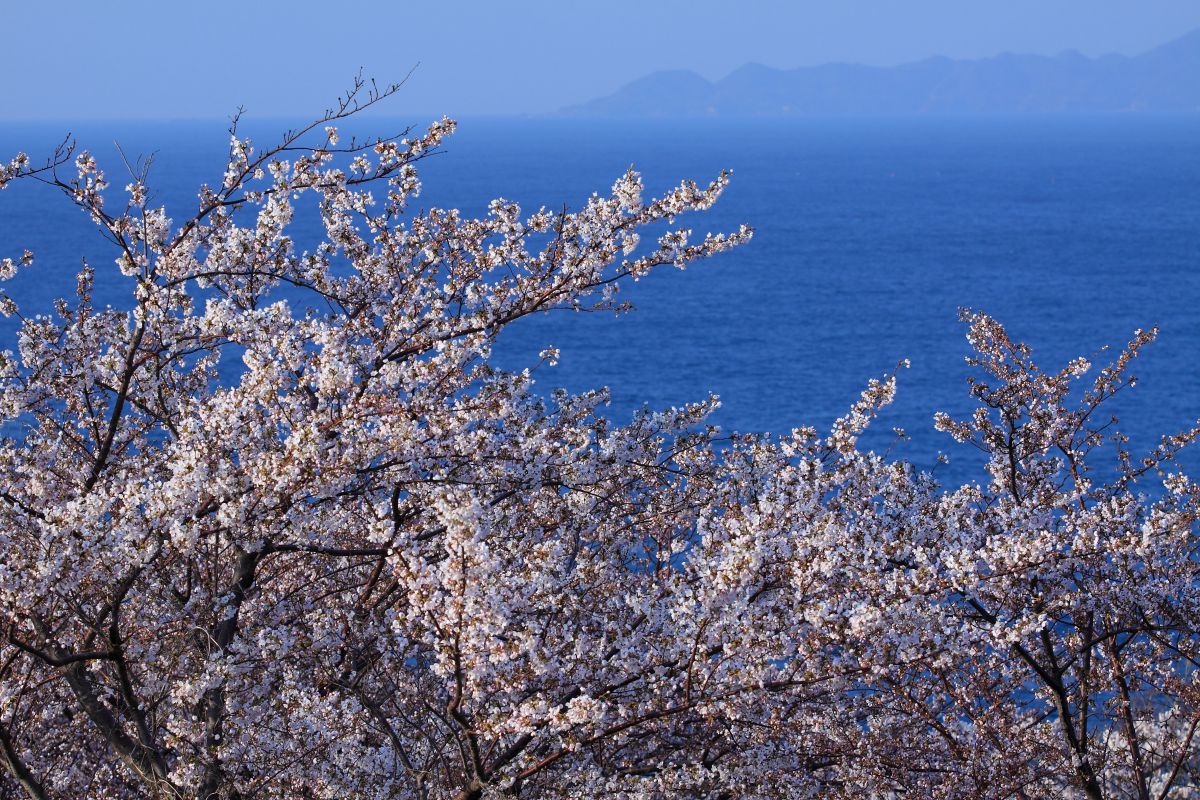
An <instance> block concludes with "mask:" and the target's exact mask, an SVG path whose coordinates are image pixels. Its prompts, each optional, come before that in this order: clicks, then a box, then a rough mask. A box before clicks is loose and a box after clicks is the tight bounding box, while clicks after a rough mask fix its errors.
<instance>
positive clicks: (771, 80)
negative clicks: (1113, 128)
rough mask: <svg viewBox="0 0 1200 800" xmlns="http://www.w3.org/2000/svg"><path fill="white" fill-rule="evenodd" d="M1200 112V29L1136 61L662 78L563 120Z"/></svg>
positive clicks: (756, 71) (1017, 59) (984, 62)
mask: <svg viewBox="0 0 1200 800" xmlns="http://www.w3.org/2000/svg"><path fill="white" fill-rule="evenodd" d="M1138 111H1149V112H1196V111H1200V30H1195V31H1192V32H1191V33H1189V34H1187V35H1186V36H1182V37H1180V38H1178V39H1175V40H1174V41H1171V42H1168V43H1167V44H1163V45H1160V46H1159V47H1156V48H1154V49H1153V50H1150V51H1148V52H1145V53H1142V54H1140V55H1137V56H1123V55H1105V56H1100V57H1099V58H1088V57H1086V56H1084V55H1082V54H1080V53H1078V52H1074V51H1067V52H1064V53H1061V54H1059V55H1057V56H1052V57H1051V56H1038V55H1014V54H1011V53H1005V54H1003V55H999V56H995V57H994V58H984V59H978V60H954V59H950V58H945V57H934V58H928V59H925V60H923V61H916V62H913V63H910V64H902V65H900V66H896V67H870V66H864V65H860V64H825V65H822V66H817V67H801V68H799V69H787V70H784V69H774V68H771V67H766V66H763V65H761V64H746V65H745V66H742V67H740V68H738V69H736V70H734V71H733V72H732V73H730V74H729V75H727V76H725V77H724V78H721V79H720V80H717V81H709V80H706V79H705V78H703V77H701V76H700V75H697V74H696V73H695V72H691V71H688V70H673V71H667V72H655V73H653V74H650V75H647V76H646V77H644V78H640V79H639V80H636V81H634V82H632V83H629V84H627V85H625V86H624V87H622V88H621V89H619V90H617V91H616V92H615V93H613V94H611V95H608V96H607V97H601V98H598V99H595V100H592V101H590V102H587V103H584V104H582V105H577V106H571V107H569V108H565V109H563V110H562V111H561V112H560V113H562V114H563V115H566V116H587V117H722V116H723V117H738V116H742V117H744V116H755V117H776V116H801V115H808V114H919V113H1056V112H1138Z"/></svg>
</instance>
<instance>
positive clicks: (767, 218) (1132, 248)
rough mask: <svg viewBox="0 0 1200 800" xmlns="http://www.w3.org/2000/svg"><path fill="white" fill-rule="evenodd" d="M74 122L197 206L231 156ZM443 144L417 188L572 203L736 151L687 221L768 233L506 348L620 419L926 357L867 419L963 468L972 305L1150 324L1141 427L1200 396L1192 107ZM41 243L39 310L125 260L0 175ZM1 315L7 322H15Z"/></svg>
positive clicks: (429, 195)
mask: <svg viewBox="0 0 1200 800" xmlns="http://www.w3.org/2000/svg"><path fill="white" fill-rule="evenodd" d="M362 125H363V126H364V129H365V130H368V131H370V132H372V133H391V132H392V131H391V128H393V127H396V123H394V122H392V121H389V120H375V121H370V120H368V121H366V122H364V123H362ZM283 127H285V124H284V123H278V124H275V123H259V124H257V126H256V129H255V130H254V131H253V133H255V134H257V135H256V136H255V138H256V140H260V141H263V142H267V141H269V140H271V139H272V138H273V137H274V134H275V133H277V132H278V130H281V129H282V128H283ZM65 132H66V127H65V126H45V125H39V126H20V125H8V126H6V127H4V128H3V130H0V156H3V157H6V158H7V157H8V155H10V152H12V151H15V150H17V149H26V150H28V151H29V152H30V153H31V154H32V155H37V154H39V153H45V152H47V151H48V150H49V149H50V148H51V147H52V144H53V142H54V140H55V137H56V136H61V134H63V133H65ZM75 134H76V135H77V136H78V137H79V139H80V142H81V144H82V145H83V146H85V147H90V148H91V149H92V150H93V151H94V152H96V153H97V154H98V156H99V157H100V158H101V161H102V163H107V164H108V167H109V171H110V174H111V175H113V176H114V177H113V180H112V182H113V183H114V184H116V183H117V182H118V178H117V177H116V176H117V165H118V164H119V163H120V162H119V161H117V160H116V156H115V151H114V149H113V146H112V142H113V141H114V140H119V141H120V143H121V145H122V147H123V148H124V150H125V151H126V152H127V153H130V154H147V153H151V152H156V166H155V169H154V173H153V175H154V176H155V177H154V179H153V181H152V182H153V183H155V184H156V185H157V191H158V197H159V198H160V202H165V203H166V204H167V205H168V208H169V209H171V208H173V209H174V211H173V212H172V216H174V217H175V218H176V219H183V218H185V217H186V216H187V215H188V213H189V212H190V211H191V209H192V208H193V201H192V198H193V197H194V188H195V186H196V185H197V184H198V183H199V182H201V181H203V180H209V181H212V182H217V181H219V179H220V174H221V171H222V164H223V162H222V158H223V152H224V146H225V142H226V136H225V133H224V129H223V126H222V125H221V123H219V122H189V123H156V124H146V123H130V124H115V123H108V124H105V125H88V126H80V127H77V129H76V130H75ZM447 150H448V152H447V153H446V154H444V155H440V156H438V157H436V158H434V159H431V160H429V161H426V162H425V163H424V165H423V169H422V174H423V178H424V181H425V186H426V191H425V193H424V194H423V195H422V198H421V201H420V202H421V203H422V204H426V205H429V204H435V205H442V206H456V207H459V208H462V209H463V210H464V211H465V212H468V213H474V214H482V213H484V211H485V208H486V203H487V201H488V200H489V199H491V198H492V197H496V196H504V197H507V198H510V199H515V200H519V201H521V202H522V203H523V204H525V205H527V206H529V207H530V208H535V207H537V206H539V205H543V204H544V205H546V206H549V207H561V206H562V205H563V204H564V203H565V204H568V205H570V206H578V205H579V204H580V203H581V202H582V201H583V200H584V199H585V198H586V197H587V196H588V195H589V194H590V193H591V192H592V191H602V192H603V191H605V190H606V189H607V188H608V187H609V186H610V185H611V183H612V181H613V180H614V179H615V178H616V177H617V176H618V175H619V174H620V173H621V172H622V171H623V170H624V169H625V168H626V167H627V166H629V165H630V164H633V165H635V166H636V167H637V168H638V169H639V170H640V171H641V172H642V173H643V174H644V176H645V178H646V181H647V184H648V186H649V187H650V188H651V189H652V190H662V189H664V188H666V187H668V186H669V185H671V184H672V183H674V182H675V181H677V180H678V179H680V178H684V177H689V178H694V179H697V180H701V181H702V180H707V179H709V178H711V177H712V176H713V175H715V174H716V172H717V171H718V170H720V169H721V168H723V167H729V168H732V169H733V170H734V173H735V174H734V178H733V183H732V185H731V187H730V189H729V190H728V192H727V194H726V196H725V197H724V198H723V199H722V201H721V202H720V203H719V204H718V206H717V207H716V208H715V209H714V210H713V211H712V212H709V213H708V214H705V215H696V216H693V217H691V218H690V220H688V224H689V225H690V226H691V227H693V228H694V229H695V230H696V231H697V232H701V231H703V230H724V229H732V228H734V227H736V225H737V224H739V223H742V222H745V223H748V224H750V225H752V226H754V227H755V228H756V229H757V235H756V238H755V240H754V241H753V243H752V244H750V245H749V246H747V247H745V248H741V249H739V250H737V251H735V252H733V253H731V254H726V255H724V256H721V257H720V258H717V259H714V260H712V261H709V262H706V263H701V264H697V265H694V266H693V267H691V268H689V269H688V270H687V271H684V272H679V271H676V270H673V269H672V270H669V271H664V272H661V273H657V274H655V275H652V276H650V277H649V278H648V279H646V280H644V281H642V282H640V283H638V284H636V285H631V286H630V287H628V289H627V291H625V292H624V293H623V294H624V296H625V297H627V298H628V299H632V300H633V301H634V303H635V304H636V305H637V307H638V310H637V311H636V312H635V313H633V314H631V315H627V316H623V317H622V318H620V319H617V320H614V319H612V318H611V317H606V316H597V315H586V314H560V315H549V316H544V317H539V318H537V319H532V320H527V321H524V322H522V323H521V324H520V325H518V326H515V327H514V328H513V329H512V331H511V332H510V333H508V334H507V335H506V337H505V338H504V339H503V341H502V342H501V347H500V350H499V353H498V355H497V358H498V361H499V362H500V363H501V364H502V365H505V366H509V367H519V366H523V365H525V364H526V363H531V359H530V356H531V355H532V354H536V353H537V351H538V350H540V349H541V348H542V347H544V346H546V345H548V344H554V345H556V346H558V347H559V348H560V350H561V351H562V359H561V362H560V364H559V366H558V367H556V368H554V369H553V370H547V371H544V372H541V373H540V379H539V386H540V387H541V388H543V389H546V390H548V389H549V388H551V387H552V386H565V387H567V388H568V389H571V390H583V389H588V388H594V387H597V386H602V385H607V386H610V387H611V388H612V390H613V397H614V401H613V405H612V408H611V413H612V414H613V415H614V416H615V417H617V418H618V419H620V418H627V417H628V415H629V414H630V413H631V412H632V410H633V409H635V408H637V407H638V406H639V405H640V404H642V403H648V404H649V405H650V406H654V407H662V406H668V405H676V404H680V403H684V402H687V401H689V400H696V399H700V398H702V397H704V396H705V395H706V394H707V393H708V392H710V391H711V392H715V393H717V394H719V395H720V396H721V399H722V403H723V405H722V407H721V409H720V411H719V412H718V414H717V417H716V422H718V423H719V424H721V425H722V426H724V427H726V428H729V429H736V430H753V431H784V430H788V429H790V428H792V427H795V426H797V425H802V424H813V425H817V426H827V425H828V424H829V423H830V422H831V421H832V420H833V419H834V418H835V417H837V416H838V415H840V414H841V413H842V412H843V411H844V410H845V408H846V407H847V406H848V405H849V403H851V402H852V401H853V400H854V399H855V397H856V396H857V394H858V392H859V391H860V390H861V388H862V387H863V385H864V384H865V382H866V381H867V379H868V378H870V377H874V376H878V375H881V374H882V373H885V372H887V371H889V370H890V369H891V368H892V367H893V365H894V364H895V363H896V362H897V361H898V360H900V359H902V358H909V359H911V361H912V368H911V369H909V370H906V371H904V372H903V373H902V375H901V383H900V393H899V397H898V399H897V402H896V404H895V405H894V406H893V407H892V409H891V410H890V411H889V412H888V414H887V415H886V417H885V418H884V419H883V420H882V421H881V423H880V426H879V427H880V428H881V430H880V431H879V432H878V433H877V434H875V436H874V437H873V438H872V439H870V440H869V441H870V442H871V443H872V444H873V445H874V446H877V447H885V446H887V444H888V443H889V442H890V439H891V435H890V433H889V431H890V429H891V428H892V427H893V426H899V427H903V428H905V429H907V430H908V432H909V433H910V434H911V436H912V440H911V441H910V442H908V443H906V444H904V445H903V446H902V447H901V448H900V451H899V452H900V453H901V454H903V455H904V456H905V457H908V458H910V459H912V460H913V461H914V462H916V463H917V464H919V465H922V466H928V465H929V464H931V463H933V460H934V458H935V456H936V453H937V452H938V451H946V452H948V453H949V454H950V455H951V456H952V457H953V458H954V462H953V463H952V465H951V467H950V468H949V469H948V470H946V475H947V477H948V478H955V479H957V478H959V477H963V476H965V475H966V474H967V473H966V468H967V467H968V466H970V464H971V462H972V457H971V454H970V453H968V452H965V451H964V449H963V448H961V447H959V446H957V445H955V444H954V443H953V442H952V441H950V440H949V439H948V438H946V437H944V436H943V435H941V434H938V433H936V432H934V431H933V430H932V427H931V418H932V415H933V412H934V411H935V410H938V409H945V410H948V411H951V412H955V411H958V412H962V411H964V410H966V409H968V408H969V407H970V406H969V398H968V397H967V396H966V389H965V383H964V381H963V377H964V375H965V374H966V373H965V367H964V365H963V356H964V355H965V354H966V352H967V348H966V343H965V340H964V339H963V336H962V333H963V330H962V326H961V325H960V323H959V322H958V321H957V309H958V308H960V307H963V306H969V307H972V308H978V309H982V310H985V311H987V312H988V313H990V314H992V315H993V316H996V317H998V318H999V319H1000V320H1001V321H1002V322H1004V323H1005V324H1007V325H1008V326H1009V328H1010V330H1011V331H1012V332H1013V333H1014V335H1015V336H1017V337H1018V338H1020V339H1022V340H1024V341H1026V342H1027V343H1029V344H1030V345H1032V346H1033V347H1034V350H1035V354H1040V356H1041V358H1042V360H1043V362H1044V363H1045V365H1046V366H1047V367H1057V366H1059V365H1061V364H1062V363H1063V362H1065V361H1066V360H1067V359H1069V358H1071V357H1073V356H1076V355H1089V356H1095V357H1096V358H1098V359H1103V358H1104V357H1105V356H1104V354H1100V353H1098V351H1099V349H1100V348H1101V347H1102V346H1103V345H1105V344H1112V345H1119V344H1121V343H1122V342H1124V341H1126V340H1127V339H1128V338H1129V336H1130V334H1131V333H1132V331H1133V330H1134V329H1135V328H1140V327H1147V326H1149V325H1153V324H1158V325H1159V326H1160V327H1161V329H1162V333H1161V337H1160V340H1159V342H1158V343H1156V344H1155V345H1154V346H1153V347H1152V348H1151V349H1150V350H1149V351H1147V354H1146V356H1145V358H1144V359H1142V360H1141V361H1140V363H1139V367H1138V370H1137V373H1138V375H1139V377H1140V378H1141V384H1140V385H1139V386H1138V387H1137V389H1135V390H1134V391H1133V392H1131V393H1129V394H1128V396H1126V397H1124V398H1120V402H1119V404H1118V406H1117V410H1118V411H1120V413H1121V414H1122V416H1123V418H1124V420H1125V422H1126V428H1127V429H1128V430H1129V431H1130V433H1131V434H1132V436H1133V437H1134V442H1135V444H1141V445H1143V446H1148V445H1150V444H1152V443H1153V441H1154V437H1155V436H1156V435H1157V434H1159V433H1163V432H1170V431H1174V430H1176V429H1178V428H1181V427H1184V426H1186V425H1188V424H1189V423H1190V422H1191V421H1193V420H1194V419H1196V418H1197V417H1200V358H1198V357H1197V354H1198V353H1200V311H1198V307H1197V303H1198V302H1200V115H1197V116H1190V117H1169V118H1162V117H1144V116H1125V117H1113V116H1110V117H1095V118H1079V117H1074V118H1063V117H1057V118H1055V117H1041V118H1022V119H1014V118H919V119H917V118H914V119H878V120H864V119H858V120H831V119H819V120H789V121H753V122H737V121H724V122H713V121H710V122H703V123H696V122H687V123H679V122H670V123H668V122H653V123H646V122H636V123H621V122H582V121H566V120H466V121H464V122H463V124H462V126H461V128H460V132H459V133H458V134H457V135H456V136H455V137H453V139H452V140H451V142H450V144H449V146H448V148H447ZM124 182H125V181H124V180H123V179H122V180H120V184H121V185H123V183H124ZM24 247H29V248H30V249H33V250H34V251H35V253H36V254H37V258H38V262H37V266H36V267H35V268H34V269H33V270H31V271H30V272H29V273H27V274H24V275H22V276H21V277H19V278H18V279H17V280H15V281H13V282H12V283H10V284H9V285H8V289H9V291H10V292H11V293H12V294H13V295H14V296H15V297H16V298H17V299H18V300H19V301H20V302H21V304H22V306H23V308H25V309H27V310H33V309H36V308H39V307H42V308H48V307H49V301H50V299H52V298H53V297H54V296H63V295H67V294H69V293H70V292H71V290H72V287H73V284H74V277H73V274H74V271H75V269H76V268H77V267H78V265H79V261H80V257H81V256H82V255H83V254H87V255H88V256H89V258H90V259H92V260H93V261H94V263H96V264H98V265H100V264H107V263H111V261H110V260H109V259H110V258H111V256H109V255H108V254H107V253H106V251H105V250H104V245H103V242H102V241H101V240H100V238H99V236H98V234H97V233H96V232H95V231H94V229H92V228H90V226H89V224H88V222H87V220H86V219H85V218H84V217H83V215H82V214H81V213H79V212H78V211H75V210H74V209H72V208H70V207H69V206H67V205H66V204H65V203H64V202H63V200H62V198H59V197H56V196H54V195H53V194H52V193H51V192H50V191H48V190H45V189H41V188H39V187H35V186H33V185H28V186H20V185H17V186H13V187H10V188H9V189H8V190H6V191H5V192H3V193H0V254H3V255H17V254H19V253H20V251H21V249H22V248H24ZM105 275H110V276H116V271H115V269H113V270H111V271H109V272H107V273H105V272H104V271H103V270H101V275H100V277H99V280H100V281H101V282H102V285H101V287H100V289H101V291H100V294H101V299H102V300H105V301H108V302H112V303H114V304H116V303H123V302H125V300H124V295H123V292H124V288H123V285H119V284H118V283H117V282H116V281H114V280H113V279H111V278H110V280H109V281H108V282H107V283H104V281H105ZM117 277H119V276H117ZM3 322H4V324H3V325H0V342H2V344H0V347H11V346H12V330H13V329H12V324H11V321H3Z"/></svg>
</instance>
